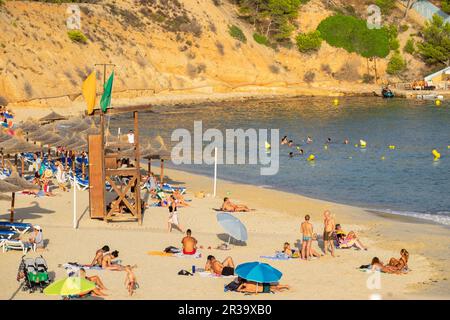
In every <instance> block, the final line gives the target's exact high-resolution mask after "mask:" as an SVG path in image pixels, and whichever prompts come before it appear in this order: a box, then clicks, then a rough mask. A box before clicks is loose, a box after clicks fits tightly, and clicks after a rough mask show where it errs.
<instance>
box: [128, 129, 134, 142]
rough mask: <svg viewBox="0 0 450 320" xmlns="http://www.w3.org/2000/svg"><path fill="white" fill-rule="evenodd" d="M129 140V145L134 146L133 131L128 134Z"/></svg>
mask: <svg viewBox="0 0 450 320" xmlns="http://www.w3.org/2000/svg"><path fill="white" fill-rule="evenodd" d="M127 138H128V143H129V144H134V132H133V130H130V132H128V134H127Z"/></svg>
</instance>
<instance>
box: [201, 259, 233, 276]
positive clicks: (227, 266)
mask: <svg viewBox="0 0 450 320" xmlns="http://www.w3.org/2000/svg"><path fill="white" fill-rule="evenodd" d="M205 271H210V272H213V273H215V274H218V275H222V276H232V275H234V262H233V259H232V258H231V257H227V258H226V259H225V260H223V262H222V263H220V262H219V261H217V260H216V258H215V257H214V256H211V255H209V256H208V258H207V259H206V265H205Z"/></svg>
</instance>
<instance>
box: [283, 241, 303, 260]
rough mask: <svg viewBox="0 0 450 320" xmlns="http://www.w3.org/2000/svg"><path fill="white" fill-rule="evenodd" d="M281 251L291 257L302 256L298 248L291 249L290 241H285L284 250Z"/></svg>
mask: <svg viewBox="0 0 450 320" xmlns="http://www.w3.org/2000/svg"><path fill="white" fill-rule="evenodd" d="M281 252H282V253H284V254H285V255H287V256H288V257H290V258H298V257H299V256H300V254H299V252H297V250H295V249H291V244H290V243H289V242H285V243H284V245H283V250H282V251H281Z"/></svg>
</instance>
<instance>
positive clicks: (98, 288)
mask: <svg viewBox="0 0 450 320" xmlns="http://www.w3.org/2000/svg"><path fill="white" fill-rule="evenodd" d="M79 275H80V278H85V279H86V280H89V281H91V282H93V283H95V286H96V287H95V289H94V290H92V291H91V292H90V293H91V294H92V295H93V296H97V297H106V296H107V294H105V293H104V292H103V291H102V290H107V289H106V287H105V285H104V284H103V282H102V280H101V279H100V277H99V276H90V277H88V276H87V275H86V270H84V269H83V268H81V269H80V272H79Z"/></svg>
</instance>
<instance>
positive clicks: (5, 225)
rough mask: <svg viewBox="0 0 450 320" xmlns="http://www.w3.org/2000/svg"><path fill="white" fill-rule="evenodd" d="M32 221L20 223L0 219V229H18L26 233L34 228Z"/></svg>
mask: <svg viewBox="0 0 450 320" xmlns="http://www.w3.org/2000/svg"><path fill="white" fill-rule="evenodd" d="M32 227H33V226H32V224H31V223H19V222H6V221H0V229H7V230H11V231H16V232H18V233H20V234H24V233H26V232H27V231H28V230H30V229H31V228H32Z"/></svg>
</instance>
